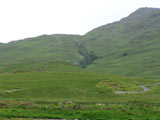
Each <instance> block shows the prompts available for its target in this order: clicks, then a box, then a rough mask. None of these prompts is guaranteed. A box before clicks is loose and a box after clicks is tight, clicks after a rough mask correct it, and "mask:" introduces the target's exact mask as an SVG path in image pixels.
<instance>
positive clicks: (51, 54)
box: [0, 8, 160, 78]
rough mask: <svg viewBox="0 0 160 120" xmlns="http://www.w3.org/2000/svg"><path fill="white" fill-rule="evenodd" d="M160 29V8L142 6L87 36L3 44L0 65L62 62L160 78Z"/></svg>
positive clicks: (1, 45)
mask: <svg viewBox="0 0 160 120" xmlns="http://www.w3.org/2000/svg"><path fill="white" fill-rule="evenodd" d="M159 32H160V9H156V8H140V9H138V10H137V11H135V12H134V13H132V14H131V15H129V16H128V17H126V18H124V19H122V20H120V21H117V22H114V23H111V24H107V25H104V26H101V27H99V28H96V29H94V30H92V31H90V32H88V33H87V34H86V35H84V36H78V35H63V34H62V35H60V34H57V35H42V36H39V37H35V38H28V39H24V40H20V41H14V42H10V43H7V44H0V65H1V67H0V68H2V69H1V71H2V70H3V69H4V66H8V67H9V68H8V69H10V66H13V65H14V64H28V63H36V64H41V63H44V62H45V63H47V62H52V63H54V62H60V63H61V62H62V63H70V64H72V65H77V66H80V67H81V68H83V69H86V70H91V71H95V72H107V73H116V74H122V75H127V76H143V77H152V78H153V77H154V78H159V77H160V75H159V72H160V69H159V68H160V62H159V58H160V55H159V54H160V47H159V46H160V40H159ZM5 69H7V68H6V67H5ZM22 69H23V66H22ZM22 71H23V70H22Z"/></svg>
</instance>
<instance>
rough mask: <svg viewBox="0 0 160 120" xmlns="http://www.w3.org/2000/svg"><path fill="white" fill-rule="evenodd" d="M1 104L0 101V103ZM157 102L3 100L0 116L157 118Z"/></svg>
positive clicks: (159, 109)
mask: <svg viewBox="0 0 160 120" xmlns="http://www.w3.org/2000/svg"><path fill="white" fill-rule="evenodd" d="M1 104H2V103H1ZM159 112H160V103H145V102H143V103H142V102H127V103H76V102H72V103H71V102H70V103H67V102H66V103H65V102H63V103H62V102H59V103H58V102H57V103H56V102H48V103H47V102H46V103H45V102H34V103H31V102H19V103H18V102H13V101H12V102H10V103H7V102H3V105H2V106H1V109H0V118H1V119H4V118H8V119H10V118H12V119H13V118H15V119H18V118H25V119H34V118H36V119H90V120H106V119H107V120H124V119H125V120H159V118H160V114H159Z"/></svg>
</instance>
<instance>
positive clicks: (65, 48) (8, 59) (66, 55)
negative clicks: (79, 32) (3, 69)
mask: <svg viewBox="0 0 160 120" xmlns="http://www.w3.org/2000/svg"><path fill="white" fill-rule="evenodd" d="M79 40H80V36H76V35H75V36H74V35H42V36H39V37H35V38H28V39H25V40H21V41H14V42H10V43H7V44H3V45H2V46H0V56H1V57H0V64H1V65H2V64H15V63H26V62H44V61H66V62H70V63H75V62H76V60H79V57H80V55H79V54H78V52H77V51H78V48H77V43H78V42H79Z"/></svg>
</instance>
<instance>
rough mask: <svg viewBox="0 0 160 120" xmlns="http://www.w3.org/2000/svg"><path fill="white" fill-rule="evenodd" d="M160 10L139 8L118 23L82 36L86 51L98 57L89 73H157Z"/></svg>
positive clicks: (159, 55) (158, 68)
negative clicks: (93, 71)
mask: <svg viewBox="0 0 160 120" xmlns="http://www.w3.org/2000/svg"><path fill="white" fill-rule="evenodd" d="M159 33H160V9H154V8H140V9H138V10H137V11H135V12H134V13H132V14H131V15H129V16H128V17H127V18H124V19H122V20H121V21H118V22H115V23H112V24H108V25H104V26H101V27H99V28H97V29H94V30H92V31H91V32H89V33H88V34H86V35H85V36H84V41H85V45H86V47H87V49H88V50H89V51H90V50H91V51H94V52H95V54H97V55H99V56H100V59H97V60H96V61H95V62H94V64H92V65H90V66H88V67H87V69H89V70H96V71H97V70H98V71H107V72H113V73H118V74H125V75H142V76H149V75H158V73H159V72H160V61H159V58H160V47H159V46H160V37H159Z"/></svg>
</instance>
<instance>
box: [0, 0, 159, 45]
mask: <svg viewBox="0 0 160 120" xmlns="http://www.w3.org/2000/svg"><path fill="white" fill-rule="evenodd" d="M140 7H155V8H160V0H0V42H9V41H12V40H19V39H23V38H26V37H34V36H38V35H42V34H56V33H65V34H81V35H83V34H85V33H86V32H88V31H90V30H92V29H93V28H96V27H98V26H101V25H104V24H107V23H111V22H113V21H117V20H120V19H121V18H123V17H126V16H128V15H129V14H130V13H132V12H133V11H135V10H136V9H138V8H140Z"/></svg>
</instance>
